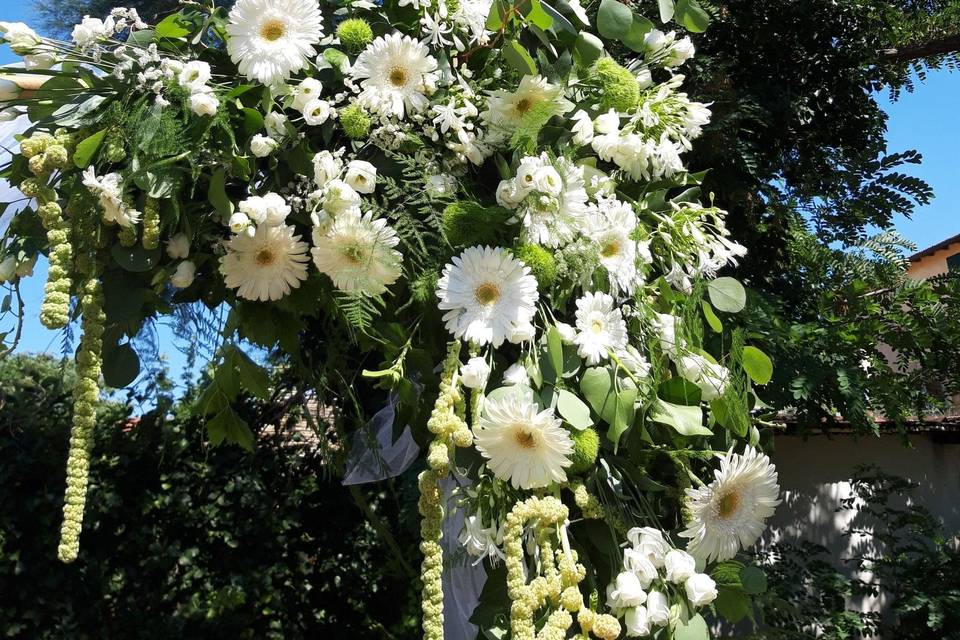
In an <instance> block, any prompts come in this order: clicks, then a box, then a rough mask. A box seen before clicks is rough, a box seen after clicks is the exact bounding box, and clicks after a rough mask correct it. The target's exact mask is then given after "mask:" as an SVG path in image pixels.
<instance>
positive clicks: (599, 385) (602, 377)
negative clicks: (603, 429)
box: [580, 367, 613, 415]
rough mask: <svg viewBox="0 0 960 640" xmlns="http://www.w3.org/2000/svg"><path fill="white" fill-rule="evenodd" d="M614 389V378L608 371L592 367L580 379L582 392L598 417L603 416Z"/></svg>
mask: <svg viewBox="0 0 960 640" xmlns="http://www.w3.org/2000/svg"><path fill="white" fill-rule="evenodd" d="M612 388H613V378H612V377H611V375H610V371H609V370H608V369H604V368H601V367H591V368H590V369H587V370H586V371H584V373H583V377H581V378H580V392H581V393H583V397H584V399H585V400H586V401H587V402H588V403H589V404H590V406H591V407H593V410H594V411H596V412H597V414H598V415H601V414H603V408H604V406H606V404H607V399H608V398H609V397H610V391H611V389H612Z"/></svg>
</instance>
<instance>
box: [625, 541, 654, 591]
mask: <svg viewBox="0 0 960 640" xmlns="http://www.w3.org/2000/svg"><path fill="white" fill-rule="evenodd" d="M623 568H624V569H626V570H627V571H632V572H633V573H634V574H635V575H636V576H637V579H638V580H640V586H642V587H643V588H644V589H646V588H647V587H649V586H650V584H651V583H652V582H653V581H654V580H656V579H657V568H656V567H655V566H653V563H652V562H650V558H648V557H647V556H646V555H645V554H643V553H641V552H640V551H637V550H636V549H624V550H623Z"/></svg>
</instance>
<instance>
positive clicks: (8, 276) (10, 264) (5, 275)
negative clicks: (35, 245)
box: [0, 256, 17, 282]
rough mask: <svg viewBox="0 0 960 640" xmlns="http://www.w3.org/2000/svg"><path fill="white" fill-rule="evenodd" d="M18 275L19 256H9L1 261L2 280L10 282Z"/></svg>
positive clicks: (0, 275)
mask: <svg viewBox="0 0 960 640" xmlns="http://www.w3.org/2000/svg"><path fill="white" fill-rule="evenodd" d="M15 275H17V258H16V257H15V256H7V257H6V258H4V259H3V262H0V282H9V281H10V280H13V277H14V276H15Z"/></svg>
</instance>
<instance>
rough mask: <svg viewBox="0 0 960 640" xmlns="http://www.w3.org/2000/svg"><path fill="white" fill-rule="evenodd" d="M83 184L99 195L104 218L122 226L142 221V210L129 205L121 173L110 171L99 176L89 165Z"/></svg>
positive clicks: (130, 225) (85, 170)
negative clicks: (124, 193)
mask: <svg viewBox="0 0 960 640" xmlns="http://www.w3.org/2000/svg"><path fill="white" fill-rule="evenodd" d="M83 186H85V187H86V188H87V189H89V190H90V193H92V194H93V195H95V196H97V200H98V201H99V202H100V207H101V208H102V209H103V219H104V220H106V221H108V222H116V223H117V224H118V225H120V226H121V227H132V226H133V225H135V224H136V223H137V222H139V221H140V212H139V211H137V210H136V209H134V208H133V207H131V206H129V205H127V202H126V199H125V198H124V197H123V182H122V180H121V178H120V174H119V173H108V174H106V175H104V176H101V177H99V178H98V177H97V175H96V173H95V172H94V170H93V167H92V166H90V167H87V168H86V169H84V171H83Z"/></svg>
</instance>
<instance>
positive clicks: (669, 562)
mask: <svg viewBox="0 0 960 640" xmlns="http://www.w3.org/2000/svg"><path fill="white" fill-rule="evenodd" d="M663 568H664V571H665V572H666V575H667V580H669V581H670V582H674V583H676V584H682V583H684V582H686V580H687V578H689V577H690V576H692V575H693V574H694V573H696V572H697V561H696V560H695V559H694V557H693V556H692V555H690V554H689V553H687V552H686V551H683V550H681V549H671V550H670V551H668V552H667V555H666V558H664V562H663Z"/></svg>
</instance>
